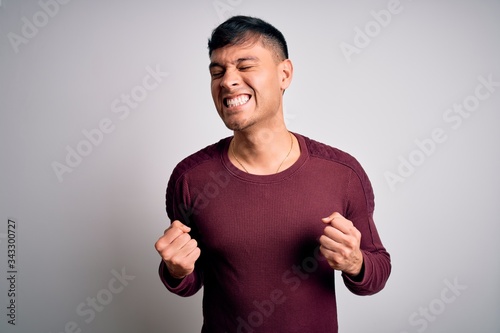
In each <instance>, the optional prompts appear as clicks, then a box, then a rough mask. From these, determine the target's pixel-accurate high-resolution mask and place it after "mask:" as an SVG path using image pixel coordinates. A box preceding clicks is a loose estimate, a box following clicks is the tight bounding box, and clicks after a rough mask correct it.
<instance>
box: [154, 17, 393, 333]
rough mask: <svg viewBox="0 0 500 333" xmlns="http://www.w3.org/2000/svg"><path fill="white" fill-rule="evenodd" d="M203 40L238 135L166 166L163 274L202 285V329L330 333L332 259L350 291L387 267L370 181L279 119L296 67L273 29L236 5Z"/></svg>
mask: <svg viewBox="0 0 500 333" xmlns="http://www.w3.org/2000/svg"><path fill="white" fill-rule="evenodd" d="M208 45H209V56H210V66H209V69H210V75H211V89H212V97H213V100H214V104H215V107H216V109H217V112H218V114H219V116H220V117H221V119H222V121H223V122H224V124H225V125H226V126H227V127H228V128H229V129H230V130H232V131H233V132H234V135H233V136H232V137H228V138H225V139H222V140H221V141H219V142H218V143H216V144H213V145H211V146H208V147H206V148H205V149H202V150H200V151H199V152H197V153H195V154H193V155H191V156H189V157H187V158H186V159H184V160H183V161H182V162H180V163H179V164H178V165H177V166H176V168H175V169H174V171H173V173H172V175H171V178H170V181H169V183H168V187H167V195H166V205H167V213H168V216H169V218H170V219H171V221H172V223H171V225H170V227H169V228H168V229H167V230H166V231H165V233H164V235H163V236H162V237H161V238H160V239H159V240H158V241H157V242H156V244H155V247H156V250H157V251H158V252H159V254H160V255H161V257H162V261H161V264H160V270H159V272H160V277H161V279H162V281H163V283H164V284H165V286H166V288H167V289H168V290H170V291H171V292H174V293H176V294H178V295H180V296H190V295H193V294H194V293H196V292H197V291H198V290H199V289H200V288H201V287H202V286H203V287H204V295H203V296H204V297H203V316H204V322H203V328H202V332H203V333H208V332H210V333H225V332H227V333H229V332H238V333H240V332H241V333H243V332H244V333H250V332H266V333H267V332H268V333H277V332H287V333H289V332H300V333H309V332H310V333H331V332H337V331H338V325H337V310H336V302H335V286H334V275H335V274H334V272H335V270H338V271H341V272H342V275H341V276H342V278H343V281H344V284H345V285H346V287H347V288H348V289H349V290H351V291H352V292H353V293H355V294H358V295H371V294H374V293H376V292H378V291H380V290H381V289H382V288H383V287H384V285H385V283H386V281H387V279H388V277H389V274H390V270H391V264H390V257H389V254H388V253H387V251H386V250H385V248H384V246H383V245H382V242H381V240H380V238H379V235H378V233H377V230H376V228H375V224H374V222H373V209H374V196H373V191H372V188H371V185H370V182H369V180H368V178H367V176H366V174H365V172H364V171H363V169H362V168H361V166H360V165H359V164H358V162H357V161H356V160H355V159H354V158H353V157H351V156H350V155H348V154H346V153H344V152H342V151H340V150H338V149H335V148H332V147H329V146H327V145H324V144H321V143H319V142H316V141H313V140H311V139H309V138H306V137H304V136H301V135H299V134H296V133H291V132H289V131H288V130H287V128H286V126H285V122H284V116H283V94H284V92H285V90H286V89H287V88H288V86H289V85H290V83H291V81H292V76H293V66H292V62H291V61H290V60H289V59H288V51H287V45H286V42H285V39H284V37H283V35H282V34H281V33H280V32H279V31H278V30H277V29H276V28H274V27H273V26H271V25H270V24H268V23H266V22H264V21H262V20H260V19H257V18H251V17H245V16H236V17H232V18H230V19H229V20H227V21H226V22H224V23H222V24H221V25H220V26H219V27H217V28H216V29H215V30H214V31H213V33H212V36H211V39H210V40H209V44H208Z"/></svg>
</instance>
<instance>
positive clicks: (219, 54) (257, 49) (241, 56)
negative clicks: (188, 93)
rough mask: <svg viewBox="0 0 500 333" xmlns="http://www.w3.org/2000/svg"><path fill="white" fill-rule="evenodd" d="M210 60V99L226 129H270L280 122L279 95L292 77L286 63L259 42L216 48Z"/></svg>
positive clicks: (280, 95)
mask: <svg viewBox="0 0 500 333" xmlns="http://www.w3.org/2000/svg"><path fill="white" fill-rule="evenodd" d="M210 60H211V63H210V75H211V78H212V84H211V85H212V98H213V100H214V103H215V107H216V109H217V112H218V113H219V116H220V117H221V118H222V121H223V122H224V124H225V125H226V126H227V127H228V128H229V129H231V130H234V131H240V130H245V129H248V128H250V127H251V126H253V125H255V124H260V125H263V126H267V127H270V126H272V125H273V122H274V121H276V120H279V119H281V118H280V117H282V115H283V112H282V110H283V107H282V96H283V92H284V90H285V89H286V88H287V87H288V85H289V84H290V81H291V77H292V65H291V62H290V61H289V60H284V61H281V60H278V58H277V55H276V53H275V52H274V50H273V49H272V48H271V47H265V46H263V45H262V43H261V42H260V41H253V42H250V43H244V44H242V45H229V46H226V47H223V48H219V49H216V50H214V51H213V52H212V55H211V57H210Z"/></svg>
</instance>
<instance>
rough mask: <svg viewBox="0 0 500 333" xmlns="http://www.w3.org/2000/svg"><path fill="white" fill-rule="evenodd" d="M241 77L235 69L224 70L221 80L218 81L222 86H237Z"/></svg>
mask: <svg viewBox="0 0 500 333" xmlns="http://www.w3.org/2000/svg"><path fill="white" fill-rule="evenodd" d="M240 80H241V77H240V75H239V74H238V72H237V71H236V70H226V72H225V73H224V76H223V77H222V80H221V81H220V86H221V87H223V88H227V89H231V88H233V87H237V86H238V85H239V84H240Z"/></svg>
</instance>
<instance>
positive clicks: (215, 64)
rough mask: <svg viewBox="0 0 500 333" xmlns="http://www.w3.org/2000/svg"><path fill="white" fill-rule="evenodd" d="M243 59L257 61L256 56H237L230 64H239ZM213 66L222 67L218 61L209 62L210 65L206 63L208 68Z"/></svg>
mask: <svg viewBox="0 0 500 333" xmlns="http://www.w3.org/2000/svg"><path fill="white" fill-rule="evenodd" d="M243 61H259V58H257V57H243V58H238V59H237V60H236V61H234V62H231V63H232V64H239V63H240V62H243ZM214 67H224V66H223V65H222V64H221V63H218V62H211V63H210V65H208V68H209V69H211V68H214Z"/></svg>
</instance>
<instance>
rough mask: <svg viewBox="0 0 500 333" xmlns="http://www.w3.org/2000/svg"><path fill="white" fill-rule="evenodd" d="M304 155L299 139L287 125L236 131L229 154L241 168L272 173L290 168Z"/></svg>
mask: <svg viewBox="0 0 500 333" xmlns="http://www.w3.org/2000/svg"><path fill="white" fill-rule="evenodd" d="M299 156H300V147H299V144H298V141H297V139H296V138H295V136H294V135H293V134H291V133H290V132H289V131H288V130H287V128H286V127H285V126H284V125H283V126H282V127H280V128H277V129H273V130H271V129H268V128H261V129H257V130H253V131H235V132H234V138H233V140H232V142H231V145H230V147H229V158H230V160H231V162H232V163H233V164H234V165H235V166H236V167H238V168H239V169H241V170H243V171H246V172H248V173H251V174H257V175H269V174H274V173H277V172H280V171H283V170H285V169H287V168H289V167H290V166H291V165H292V164H293V163H295V161H296V160H297V159H298V158H299Z"/></svg>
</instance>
